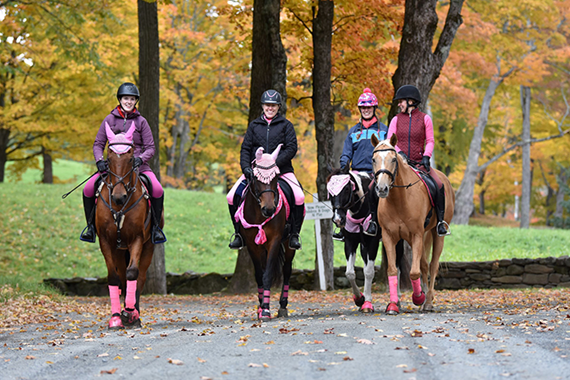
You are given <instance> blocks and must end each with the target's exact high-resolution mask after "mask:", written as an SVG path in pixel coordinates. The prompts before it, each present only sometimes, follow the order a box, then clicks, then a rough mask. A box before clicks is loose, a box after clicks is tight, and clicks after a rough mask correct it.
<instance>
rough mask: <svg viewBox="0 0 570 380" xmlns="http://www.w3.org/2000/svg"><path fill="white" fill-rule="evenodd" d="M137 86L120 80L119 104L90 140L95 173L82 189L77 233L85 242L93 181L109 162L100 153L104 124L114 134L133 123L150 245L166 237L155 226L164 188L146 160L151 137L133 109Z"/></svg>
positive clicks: (90, 234) (90, 232) (91, 232)
mask: <svg viewBox="0 0 570 380" xmlns="http://www.w3.org/2000/svg"><path fill="white" fill-rule="evenodd" d="M139 98H140V94H139V89H138V88H137V86H135V85H134V84H132V83H123V84H121V85H120V86H119V89H118V90H117V100H118V101H119V105H118V106H117V107H116V108H114V109H113V110H112V111H111V113H110V114H109V115H108V116H107V117H106V118H105V120H103V122H102V123H101V127H100V128H99V132H97V137H95V142H94V143H93V155H94V156H95V162H96V164H97V170H98V171H99V173H98V174H97V175H94V176H93V177H91V179H90V180H89V181H88V182H87V184H86V185H85V187H84V189H83V208H84V210H85V219H86V220H87V227H86V228H85V229H84V230H83V232H82V233H81V237H80V239H81V240H83V241H86V242H89V243H95V235H96V231H95V224H94V221H95V183H96V182H97V180H98V179H99V176H100V175H101V174H105V173H107V171H108V170H109V164H108V163H107V161H106V160H105V159H104V155H103V152H104V150H105V145H106V144H107V132H106V129H105V125H106V124H108V125H109V126H110V127H111V130H112V131H113V132H114V133H116V134H118V133H125V132H127V130H128V129H129V127H130V126H131V125H132V123H134V125H135V126H136V130H135V132H134V134H133V143H134V147H135V148H134V166H135V168H138V169H139V173H141V174H144V175H145V176H146V177H147V178H148V180H149V181H150V184H151V187H152V193H151V199H150V203H151V205H152V211H153V214H154V216H155V217H153V218H152V220H153V225H152V235H151V239H152V242H153V243H154V244H159V243H164V242H166V236H165V235H164V233H163V232H162V229H161V228H160V226H159V222H160V216H161V215H162V209H163V204H164V190H163V189H162V186H161V185H160V182H158V179H157V178H156V175H155V174H154V173H153V172H152V170H151V168H150V166H149V165H148V164H147V162H148V161H149V160H150V159H151V158H152V157H153V156H154V139H153V137H152V131H151V130H150V126H149V125H148V122H147V121H146V119H145V118H144V117H143V116H141V114H140V113H139V111H138V110H137V109H136V104H137V102H138V101H139Z"/></svg>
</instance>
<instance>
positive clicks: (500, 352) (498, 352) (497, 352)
mask: <svg viewBox="0 0 570 380" xmlns="http://www.w3.org/2000/svg"><path fill="white" fill-rule="evenodd" d="M503 352H505V350H497V351H495V353H496V354H502V353H503Z"/></svg>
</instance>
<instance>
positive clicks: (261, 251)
mask: <svg viewBox="0 0 570 380" xmlns="http://www.w3.org/2000/svg"><path fill="white" fill-rule="evenodd" d="M281 145H282V144H279V146H278V147H277V149H275V151H274V152H273V153H271V154H268V153H264V151H263V148H258V150H257V151H256V154H255V160H254V164H253V173H254V176H253V179H252V180H251V182H250V183H249V184H248V186H247V188H246V189H245V190H244V192H245V193H246V195H245V199H244V201H243V202H242V203H241V205H240V206H239V208H238V210H237V212H236V216H235V219H236V221H237V222H240V224H241V226H240V233H241V234H242V236H243V237H244V240H245V244H246V246H247V250H248V252H249V255H250V257H251V259H252V261H253V266H254V268H255V281H256V282H257V296H258V300H259V306H258V309H257V317H258V319H259V320H261V321H268V320H270V319H271V312H270V311H269V301H270V296H271V285H273V283H274V282H275V281H276V280H277V279H278V278H279V277H280V274H282V275H283V285H282V290H281V297H280V299H279V305H280V307H279V312H278V314H277V316H278V317H287V316H288V315H289V313H288V311H287V304H288V297H289V279H290V278H291V271H292V266H293V258H294V257H295V250H294V249H291V248H290V247H289V244H288V233H287V231H286V222H287V219H288V214H289V211H288V207H287V205H286V200H285V196H284V193H283V191H282V190H281V189H280V187H279V186H278V183H277V182H278V178H279V168H278V167H277V165H276V164H275V159H276V158H277V155H278V154H279V151H280V149H281Z"/></svg>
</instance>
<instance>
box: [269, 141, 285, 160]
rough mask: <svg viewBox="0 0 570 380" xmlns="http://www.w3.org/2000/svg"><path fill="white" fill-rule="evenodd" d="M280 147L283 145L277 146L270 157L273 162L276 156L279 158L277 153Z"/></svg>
mask: <svg viewBox="0 0 570 380" xmlns="http://www.w3.org/2000/svg"><path fill="white" fill-rule="evenodd" d="M282 146H283V144H279V145H277V148H275V150H274V151H273V153H271V157H272V158H273V161H275V160H277V156H279V151H280V150H281V147H282Z"/></svg>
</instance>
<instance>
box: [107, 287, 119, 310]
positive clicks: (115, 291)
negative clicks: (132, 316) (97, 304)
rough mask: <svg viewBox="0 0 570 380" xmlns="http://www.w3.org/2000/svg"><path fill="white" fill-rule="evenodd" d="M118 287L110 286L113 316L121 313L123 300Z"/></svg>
mask: <svg viewBox="0 0 570 380" xmlns="http://www.w3.org/2000/svg"><path fill="white" fill-rule="evenodd" d="M119 291H120V289H119V287H118V286H113V285H109V296H111V314H119V313H121V298H120V293H119Z"/></svg>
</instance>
